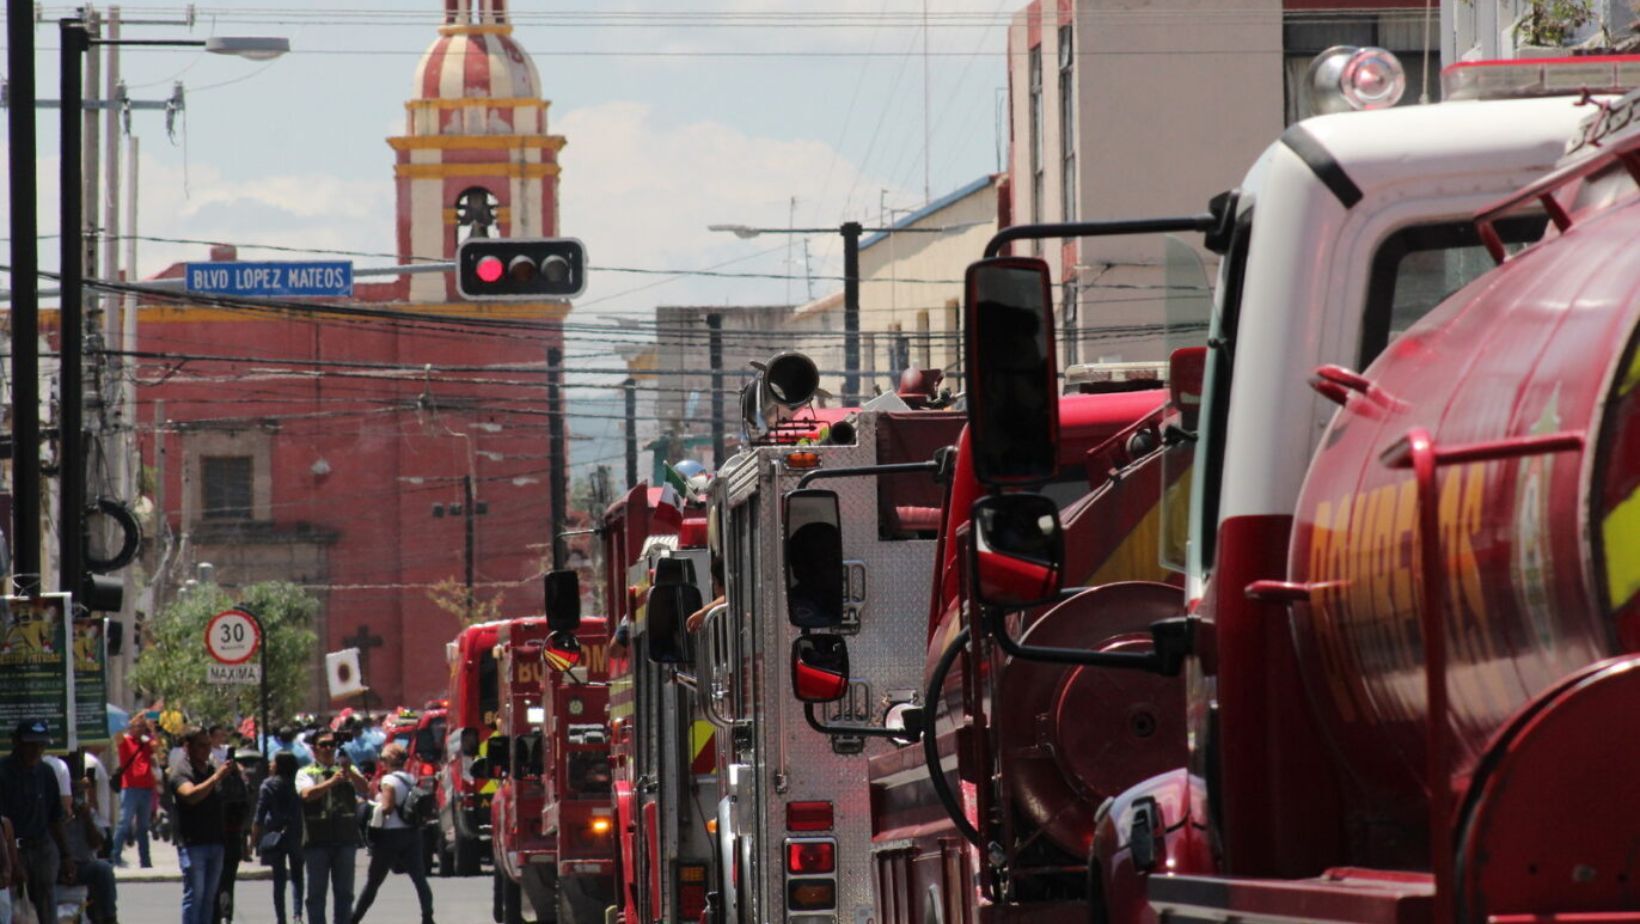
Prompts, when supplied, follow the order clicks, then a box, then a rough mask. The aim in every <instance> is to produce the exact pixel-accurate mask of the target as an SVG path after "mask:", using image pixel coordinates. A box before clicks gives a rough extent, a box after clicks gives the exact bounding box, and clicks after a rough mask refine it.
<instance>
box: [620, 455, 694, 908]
mask: <svg viewBox="0 0 1640 924" xmlns="http://www.w3.org/2000/svg"><path fill="white" fill-rule="evenodd" d="M704 513H705V511H704V509H703V508H701V507H700V506H699V505H693V506H691V507H690V508H689V509H688V510H683V509H681V508H680V506H679V503H678V499H677V496H676V495H675V494H673V493H672V492H671V491H669V490H668V489H664V488H650V487H648V486H646V485H642V484H640V485H637V486H635V487H634V488H633V489H632V490H630V491H628V492H627V494H626V495H625V496H624V497H622V498H621V499H620V500H618V501H616V502H615V503H614V504H612V505H610V507H609V509H608V510H607V511H605V513H604V521H603V525H602V529H601V535H602V537H603V566H604V580H605V590H606V599H608V600H609V601H610V613H611V619H612V622H613V623H614V624H615V625H616V626H617V629H616V631H617V632H618V633H620V639H621V644H619V645H615V646H612V649H611V654H610V697H611V708H610V728H611V732H612V737H613V741H612V751H613V754H614V777H615V805H616V812H617V824H618V827H619V833H620V875H619V877H618V887H617V890H616V899H615V902H616V906H617V907H618V908H619V909H620V913H621V914H622V915H623V918H624V920H626V921H630V922H638V921H694V920H696V919H698V918H699V916H700V914H701V912H702V911H704V910H705V908H706V902H707V890H708V881H709V876H708V870H709V868H710V864H711V859H712V839H711V834H710V832H709V831H708V829H707V824H708V817H707V816H703V815H702V812H701V807H702V806H709V805H710V804H711V799H712V797H713V793H714V792H715V791H716V779H717V777H716V773H717V767H716V762H715V751H714V749H713V748H712V742H713V740H714V739H713V729H712V726H711V725H710V724H708V723H707V722H706V721H705V719H704V717H703V716H702V715H701V712H700V708H699V704H698V703H697V701H696V698H695V691H694V690H692V689H690V688H687V687H683V686H680V685H678V684H675V683H672V682H670V681H671V679H672V678H671V668H670V667H669V666H668V665H665V664H660V663H657V662H653V661H650V660H649V658H648V656H647V651H648V646H649V644H650V640H651V639H650V632H649V623H648V620H647V619H646V618H645V616H646V615H647V609H646V607H645V602H646V600H647V594H648V590H649V588H650V586H651V585H652V584H653V583H654V582H655V571H656V569H657V568H660V569H662V570H667V569H682V570H683V571H684V572H685V573H684V575H683V578H682V579H684V580H689V581H692V582H693V585H692V586H693V587H694V589H695V592H696V594H698V595H699V596H700V599H701V600H703V601H704V600H708V599H710V597H709V596H707V595H708V594H710V593H711V578H710V576H709V570H710V569H709V566H708V561H707V556H706V549H705V546H706V521H705V519H704ZM663 562H665V564H662V563H663ZM663 577H667V578H668V579H670V576H669V575H663Z"/></svg>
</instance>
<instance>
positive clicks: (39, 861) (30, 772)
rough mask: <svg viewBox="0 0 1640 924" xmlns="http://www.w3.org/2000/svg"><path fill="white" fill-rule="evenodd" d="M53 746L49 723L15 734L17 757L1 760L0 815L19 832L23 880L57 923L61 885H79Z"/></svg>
mask: <svg viewBox="0 0 1640 924" xmlns="http://www.w3.org/2000/svg"><path fill="white" fill-rule="evenodd" d="M50 743H51V727H50V726H49V725H47V724H46V721H45V720H44V719H24V720H23V721H21V722H19V723H17V728H16V729H14V730H13V731H12V733H11V753H10V754H8V755H6V757H4V758H0V815H4V816H5V817H7V818H9V819H11V824H12V827H13V828H14V829H16V830H15V834H16V837H17V851H18V854H19V856H20V858H21V861H22V864H21V866H22V877H21V878H22V879H23V882H24V886H25V891H26V894H27V896H28V900H29V902H30V903H32V904H33V905H34V911H35V914H36V916H37V917H38V918H39V919H40V920H41V921H43V922H50V921H55V920H57V884H58V882H59V881H60V882H61V883H62V884H63V885H73V884H74V864H73V862H72V861H71V859H70V857H69V855H68V835H67V831H66V830H65V829H64V826H63V802H62V798H61V797H60V796H59V795H58V791H57V775H56V774H55V773H53V772H52V770H51V768H50V767H48V766H46V764H45V762H44V760H43V758H44V757H45V753H46V745H48V744H50ZM13 881H14V882H15V881H16V877H14V878H13Z"/></svg>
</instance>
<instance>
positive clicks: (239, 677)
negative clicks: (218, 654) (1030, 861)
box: [205, 664, 262, 686]
mask: <svg viewBox="0 0 1640 924" xmlns="http://www.w3.org/2000/svg"><path fill="white" fill-rule="evenodd" d="M205 681H206V682H207V683H215V684H227V685H239V684H243V685H245V686H255V685H256V684H259V683H261V682H262V665H260V664H207V665H206V671H205Z"/></svg>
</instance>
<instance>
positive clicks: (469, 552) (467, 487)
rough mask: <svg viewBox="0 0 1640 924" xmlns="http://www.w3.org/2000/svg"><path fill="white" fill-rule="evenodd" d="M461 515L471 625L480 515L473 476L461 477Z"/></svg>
mask: <svg viewBox="0 0 1640 924" xmlns="http://www.w3.org/2000/svg"><path fill="white" fill-rule="evenodd" d="M461 513H462V518H463V519H464V520H465V521H466V522H465V523H464V524H463V528H464V533H463V536H464V538H463V542H464V545H463V548H464V549H465V553H464V555H463V557H462V562H463V571H464V574H465V579H464V580H465V583H466V585H467V621H468V622H469V623H470V622H472V621H473V518H474V517H476V516H477V515H478V511H476V510H474V509H473V476H471V475H462V476H461Z"/></svg>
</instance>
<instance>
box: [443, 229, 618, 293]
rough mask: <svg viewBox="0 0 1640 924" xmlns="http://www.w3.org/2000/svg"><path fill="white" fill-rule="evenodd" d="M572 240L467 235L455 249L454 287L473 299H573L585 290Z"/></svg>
mask: <svg viewBox="0 0 1640 924" xmlns="http://www.w3.org/2000/svg"><path fill="white" fill-rule="evenodd" d="M586 265H587V260H586V247H585V246H584V245H583V244H582V243H581V242H580V241H578V240H576V239H575V238H568V237H560V238H522V239H511V238H490V237H474V238H468V239H467V240H465V241H463V242H462V243H461V246H460V247H458V248H457V249H456V291H458V292H460V293H461V296H462V297H463V298H467V299H471V300H473V301H508V300H510V301H528V300H535V299H565V298H574V297H576V296H578V295H580V294H581V293H582V292H585V291H586V285H587V284H586Z"/></svg>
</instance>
